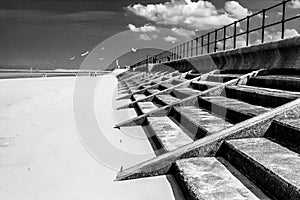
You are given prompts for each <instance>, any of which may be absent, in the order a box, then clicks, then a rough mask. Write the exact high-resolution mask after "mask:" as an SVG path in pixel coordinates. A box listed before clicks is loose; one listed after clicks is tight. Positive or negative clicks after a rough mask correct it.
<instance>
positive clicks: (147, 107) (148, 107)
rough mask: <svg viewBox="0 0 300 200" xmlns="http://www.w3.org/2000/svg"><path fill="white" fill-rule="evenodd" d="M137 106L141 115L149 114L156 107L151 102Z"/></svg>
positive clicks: (139, 103)
mask: <svg viewBox="0 0 300 200" xmlns="http://www.w3.org/2000/svg"><path fill="white" fill-rule="evenodd" d="M137 106H138V107H139V109H140V111H141V113H142V114H146V113H149V112H151V111H153V110H156V109H157V108H158V107H157V106H156V105H154V103H152V102H138V103H137Z"/></svg>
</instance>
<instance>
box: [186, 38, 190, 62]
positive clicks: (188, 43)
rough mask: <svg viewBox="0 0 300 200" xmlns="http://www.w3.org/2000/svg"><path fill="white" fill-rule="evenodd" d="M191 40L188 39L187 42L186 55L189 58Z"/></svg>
mask: <svg viewBox="0 0 300 200" xmlns="http://www.w3.org/2000/svg"><path fill="white" fill-rule="evenodd" d="M189 46H190V42H189V41H187V42H186V57H187V58H188V57H189V49H190V47H189Z"/></svg>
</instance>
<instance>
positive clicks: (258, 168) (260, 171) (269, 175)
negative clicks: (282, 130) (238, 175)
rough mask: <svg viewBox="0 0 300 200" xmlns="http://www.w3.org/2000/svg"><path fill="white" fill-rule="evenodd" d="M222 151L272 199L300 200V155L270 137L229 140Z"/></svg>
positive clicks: (226, 157)
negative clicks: (272, 197) (269, 138)
mask: <svg viewBox="0 0 300 200" xmlns="http://www.w3.org/2000/svg"><path fill="white" fill-rule="evenodd" d="M220 151H221V154H222V155H223V156H224V157H225V159H227V160H229V162H230V163H232V164H233V165H234V166H235V167H236V168H238V169H240V170H241V171H242V172H243V173H245V174H247V175H248V176H249V177H251V179H252V180H254V181H255V182H256V183H257V184H259V185H260V186H261V187H263V188H265V189H266V190H268V192H269V193H270V194H271V195H272V196H274V197H276V198H277V199H300V176H299V174H300V157H299V154H297V153H295V152H292V151H290V150H288V149H287V148H285V147H282V146H281V145H279V144H276V143H274V142H272V141H270V140H268V139H266V138H248V139H238V140H228V141H226V142H225V143H224V145H223V146H222V147H221V149H220ZM262 177H263V178H262Z"/></svg>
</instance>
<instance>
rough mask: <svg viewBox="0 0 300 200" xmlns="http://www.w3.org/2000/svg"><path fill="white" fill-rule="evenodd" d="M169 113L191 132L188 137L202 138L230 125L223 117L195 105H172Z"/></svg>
mask: <svg viewBox="0 0 300 200" xmlns="http://www.w3.org/2000/svg"><path fill="white" fill-rule="evenodd" d="M169 115H170V116H172V117H174V118H175V119H176V120H177V122H178V123H180V124H181V125H182V126H183V127H185V128H186V129H187V130H189V132H190V133H191V134H192V135H191V136H190V137H192V138H195V139H199V138H203V137H205V136H206V135H211V134H213V133H216V132H219V131H221V130H223V129H226V128H229V127H230V126H232V124H231V123H229V122H227V121H225V120H224V119H222V118H219V117H216V116H215V115H213V114H211V113H209V112H207V111H205V110H202V109H199V108H196V107H195V106H183V107H174V108H173V110H171V112H170V114H169Z"/></svg>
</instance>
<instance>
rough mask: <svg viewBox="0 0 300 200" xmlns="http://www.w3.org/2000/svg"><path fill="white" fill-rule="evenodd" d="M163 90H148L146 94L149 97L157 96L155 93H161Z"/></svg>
mask: <svg viewBox="0 0 300 200" xmlns="http://www.w3.org/2000/svg"><path fill="white" fill-rule="evenodd" d="M160 91H161V90H159V89H154V88H153V89H147V90H146V91H145V94H146V95H147V96H149V95H152V94H155V93H158V92H160Z"/></svg>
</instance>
